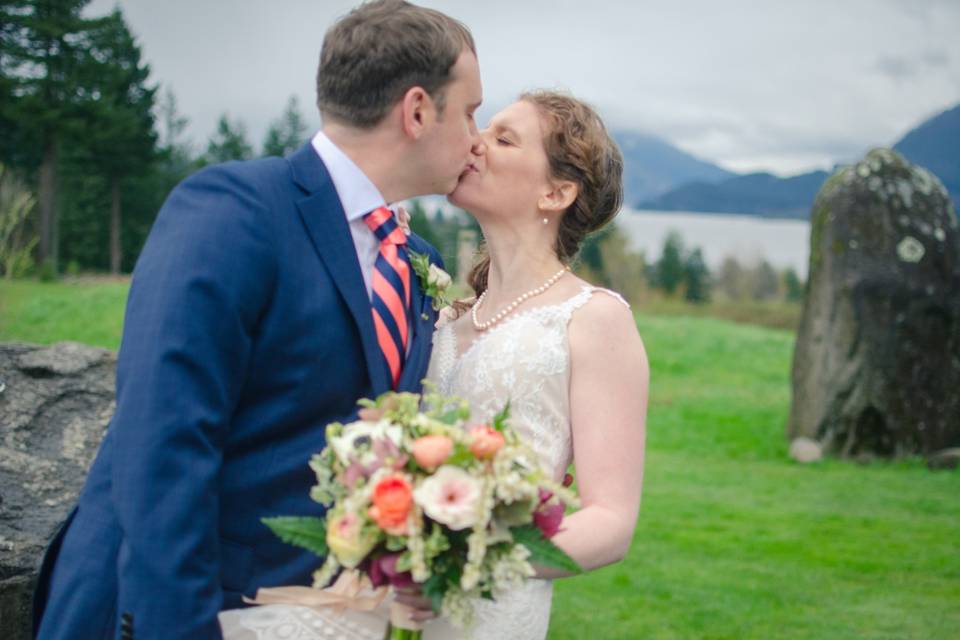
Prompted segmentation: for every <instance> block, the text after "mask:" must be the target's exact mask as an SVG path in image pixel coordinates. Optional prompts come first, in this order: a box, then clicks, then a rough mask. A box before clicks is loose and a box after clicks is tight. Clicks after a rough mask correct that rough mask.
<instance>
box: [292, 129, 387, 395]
mask: <svg viewBox="0 0 960 640" xmlns="http://www.w3.org/2000/svg"><path fill="white" fill-rule="evenodd" d="M289 161H290V165H291V168H292V170H293V175H294V180H295V181H296V182H297V184H299V185H300V187H301V188H303V189H304V190H305V191H306V192H307V194H308V195H306V196H305V197H304V198H302V199H300V200H298V201H297V208H298V209H299V211H300V217H301V218H302V219H303V223H304V225H305V226H306V229H307V233H308V234H309V235H310V239H311V241H312V242H313V246H314V248H315V249H316V250H317V255H318V256H319V257H320V260H321V262H322V263H323V265H324V266H325V267H326V269H327V271H328V272H329V273H330V276H331V277H332V279H333V282H334V284H335V285H336V287H337V290H338V291H339V292H340V296H341V297H342V298H343V300H344V302H346V304H347V307H348V308H349V309H350V315H351V316H352V317H353V321H354V323H355V324H356V325H357V329H358V330H359V332H360V340H361V342H362V343H363V356H364V360H365V361H366V364H367V371H369V372H370V382H371V384H372V385H373V389H374V392H375V395H379V394H380V393H382V392H383V391H387V390H388V389H390V386H391V385H390V374H389V372H388V371H387V366H386V363H385V362H384V360H383V356H382V354H381V353H380V345H379V344H378V343H377V336H376V330H375V329H374V326H373V316H372V313H371V311H370V299H369V298H368V297H367V288H366V285H365V284H364V282H363V274H362V272H361V271H360V262H359V260H358V258H357V250H356V247H355V246H354V244H353V236H351V235H350V227H349V225H348V224H347V216H346V214H345V213H344V211H343V205H342V204H341V203H340V198H339V197H338V196H337V191H336V189H335V188H334V186H333V182H332V181H331V180H330V175H329V174H328V173H327V169H326V167H325V166H324V164H323V161H321V160H320V157H319V156H318V155H317V153H316V151H315V150H314V149H313V146H312V145H311V144H310V143H309V142H308V143H307V144H305V145H304V146H303V147H301V148H300V149H299V150H298V151H297V152H296V153H294V154H293V155H292V156H290V159H289Z"/></svg>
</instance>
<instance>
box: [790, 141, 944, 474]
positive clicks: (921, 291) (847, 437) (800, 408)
mask: <svg viewBox="0 0 960 640" xmlns="http://www.w3.org/2000/svg"><path fill="white" fill-rule="evenodd" d="M792 384H793V401H792V406H791V410H790V419H789V424H788V427H787V436H788V438H789V439H790V440H791V441H792V440H794V439H795V438H799V437H805V438H811V439H814V440H816V441H817V442H819V443H820V444H821V445H822V447H823V449H824V451H825V452H826V453H828V454H834V455H840V456H844V457H873V456H881V457H901V456H907V455H913V454H923V455H933V454H935V453H936V452H938V451H941V450H944V449H948V448H951V447H956V446H958V445H960V393H957V389H958V388H960V231H958V224H957V216H956V214H955V212H954V207H953V204H952V203H951V202H950V199H949V197H948V195H947V192H946V190H945V189H944V187H943V185H942V184H941V183H940V181H939V180H938V179H937V178H936V177H935V176H934V175H933V174H931V173H930V172H929V171H927V170H925V169H923V168H922V167H918V166H915V165H912V164H910V163H909V162H908V161H907V160H905V159H904V158H903V157H902V156H901V155H899V154H898V153H896V152H894V151H890V150H888V149H875V150H873V151H871V152H869V153H868V154H867V156H866V157H865V158H864V159H863V160H862V161H860V162H858V163H857V164H855V165H852V166H848V167H845V168H842V169H840V170H838V171H837V172H836V173H834V174H833V175H832V176H831V177H830V178H829V179H828V180H827V181H826V182H825V183H824V186H823V187H822V188H821V190H820V193H819V194H818V195H817V198H816V200H815V202H814V206H813V215H812V218H811V234H810V268H809V277H808V283H807V289H806V295H805V300H804V308H803V313H802V316H801V322H800V327H799V331H798V334H797V341H796V347H795V351H794V358H793V371H792Z"/></svg>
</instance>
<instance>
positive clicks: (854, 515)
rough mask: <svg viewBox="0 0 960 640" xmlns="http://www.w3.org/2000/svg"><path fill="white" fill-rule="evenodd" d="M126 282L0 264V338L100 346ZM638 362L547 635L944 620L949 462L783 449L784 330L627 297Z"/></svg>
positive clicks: (849, 631) (932, 630)
mask: <svg viewBox="0 0 960 640" xmlns="http://www.w3.org/2000/svg"><path fill="white" fill-rule="evenodd" d="M125 295H126V285H125V284H124V283H122V282H117V283H107V284H103V283H90V282H87V283H84V282H76V283H73V284H67V283H58V284H48V285H47V284H45V285H41V284H37V283H31V282H15V283H7V282H0V340H27V341H31V342H40V343H49V342H54V341H56V340H65V339H69V340H79V341H82V342H88V343H91V344H98V345H102V346H107V347H111V348H116V346H117V344H118V343H119V336H120V326H121V321H122V318H121V316H122V313H123V302H124V299H125ZM638 317H639V320H638V322H639V327H640V331H641V335H642V336H643V338H644V341H645V343H646V347H647V351H648V353H649V355H650V362H651V377H652V382H651V385H652V386H651V404H650V411H649V419H648V442H647V464H646V478H645V486H644V498H643V506H642V509H641V514H640V520H639V523H638V526H637V531H636V536H635V538H634V543H633V546H632V548H631V550H630V553H629V555H628V557H627V559H626V560H625V561H624V562H622V563H620V564H617V565H615V566H612V567H607V568H604V569H601V570H599V571H596V572H593V573H590V574H588V575H585V576H582V577H579V578H571V579H566V580H560V581H557V583H556V587H555V598H554V605H553V617H552V624H551V632H550V638H551V639H555V640H559V639H567V638H570V639H573V638H576V639H580V638H590V639H596V640H601V639H607V638H631V639H632V638H642V639H681V638H683V639H686V638H690V639H694V638H695V639H712V640H720V639H729V640H739V639H741V638H757V639H760V638H763V639H780V638H796V639H800V638H803V639H807V638H857V639H861V638H865V639H880V638H883V639H887V638H889V639H900V638H916V639H918V640H928V639H930V640H932V639H940V638H943V639H948V638H949V639H956V638H960V472H936V473H935V472H931V471H928V470H927V469H926V468H925V467H924V466H923V465H922V464H921V463H920V462H919V461H907V462H900V463H895V464H881V463H876V464H872V465H869V466H862V465H856V464H852V463H842V462H835V461H830V462H826V463H822V464H818V465H813V466H799V465H796V464H793V463H791V462H790V461H789V460H788V459H787V455H786V451H787V442H786V440H785V438H784V428H785V424H786V419H787V413H788V410H789V402H790V390H789V370H790V360H791V354H792V349H793V334H792V333H791V332H789V331H783V330H775V329H766V328H762V327H757V326H750V325H743V324H733V323H731V322H728V321H723V320H717V319H712V318H705V317H696V318H694V317H683V316H677V315H674V314H671V315H669V316H667V315H648V314H646V313H644V311H643V309H640V311H639V313H638Z"/></svg>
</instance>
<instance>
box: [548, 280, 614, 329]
mask: <svg viewBox="0 0 960 640" xmlns="http://www.w3.org/2000/svg"><path fill="white" fill-rule="evenodd" d="M598 291H599V292H601V293H605V294H607V295H610V296H613V297H614V298H615V299H617V300H619V301H620V302H621V303H622V304H623V305H624V306H625V307H626V308H627V309H629V308H630V303H629V302H627V301H626V300H624V298H623V296H621V295H620V294H619V293H617V292H616V291H611V290H610V289H604V288H603V287H594V286H591V285H588V284H585V285H583V288H582V289H581V290H580V293H578V294H577V295H575V296H573V297H572V298H570V299H569V300H567V301H566V302H563V303H561V305H560V308H561V311H562V315H563V320H564V322H570V317H571V316H572V315H573V312H574V311H576V310H577V309H579V308H580V307H582V306H583V305H585V304H587V302H589V300H590V298H592V297H593V294H594V293H596V292H598Z"/></svg>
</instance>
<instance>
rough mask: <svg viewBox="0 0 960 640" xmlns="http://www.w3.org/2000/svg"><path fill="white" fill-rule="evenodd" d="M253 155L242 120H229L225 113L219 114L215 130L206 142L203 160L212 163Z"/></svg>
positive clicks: (247, 157) (248, 157) (241, 158)
mask: <svg viewBox="0 0 960 640" xmlns="http://www.w3.org/2000/svg"><path fill="white" fill-rule="evenodd" d="M252 157H253V147H251V146H250V143H249V142H247V128H246V126H244V124H243V122H240V121H239V120H238V121H237V123H236V124H233V123H231V122H230V119H229V117H228V116H227V114H223V115H222V116H220V120H219V121H218V122H217V131H216V132H215V133H214V134H213V136H212V137H211V138H210V142H209V144H207V153H206V156H205V158H204V159H205V160H206V161H207V162H208V163H210V164H214V163H217V162H229V161H230V160H249V159H250V158H252Z"/></svg>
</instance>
